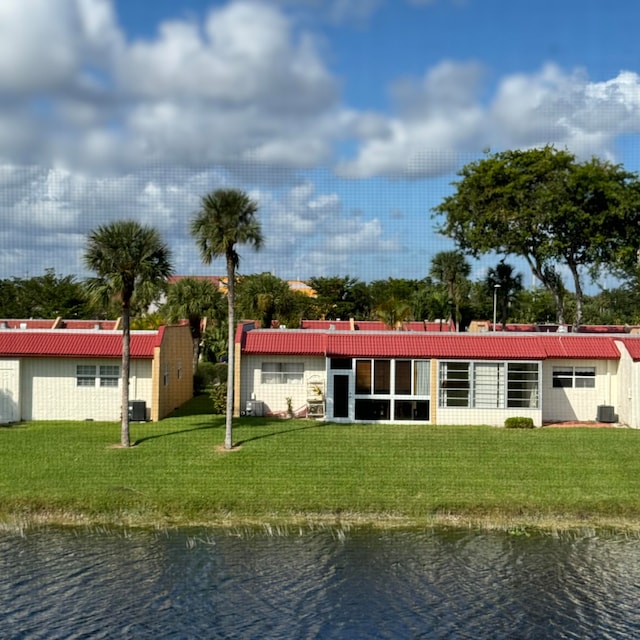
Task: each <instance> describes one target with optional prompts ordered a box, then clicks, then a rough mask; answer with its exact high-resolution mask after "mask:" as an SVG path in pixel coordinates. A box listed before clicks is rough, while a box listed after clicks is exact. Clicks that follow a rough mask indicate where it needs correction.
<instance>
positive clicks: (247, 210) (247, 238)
mask: <svg viewBox="0 0 640 640" xmlns="http://www.w3.org/2000/svg"><path fill="white" fill-rule="evenodd" d="M257 211H258V204H257V203H256V202H255V201H254V200H252V199H251V198H250V197H249V196H248V195H247V194H246V193H244V192H243V191H240V190H238V189H217V190H216V191H213V192H212V193H209V194H207V195H206V196H203V197H202V200H201V202H200V209H199V210H198V212H197V213H196V217H195V218H194V220H193V221H192V222H191V233H192V235H193V236H194V237H195V239H196V243H197V245H198V247H199V249H200V255H201V256H202V261H203V262H204V263H205V264H211V261H212V260H213V259H214V258H218V257H223V256H224V258H225V260H226V263H227V304H228V316H229V328H228V341H229V344H228V360H227V363H228V372H227V412H226V430H225V438H224V447H225V449H231V448H233V435H232V428H233V383H234V364H235V351H234V338H235V324H236V323H235V311H234V308H235V307H234V305H235V275H236V268H237V267H238V264H239V262H240V256H239V255H238V252H237V251H236V245H237V244H248V245H251V246H253V247H254V248H255V249H260V247H261V246H262V243H263V237H262V229H261V227H260V223H259V222H258V221H257V220H256V217H255V216H256V213H257Z"/></svg>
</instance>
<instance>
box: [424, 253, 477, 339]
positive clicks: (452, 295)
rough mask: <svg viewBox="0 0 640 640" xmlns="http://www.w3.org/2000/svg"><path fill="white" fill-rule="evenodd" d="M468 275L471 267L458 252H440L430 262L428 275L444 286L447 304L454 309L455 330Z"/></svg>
mask: <svg viewBox="0 0 640 640" xmlns="http://www.w3.org/2000/svg"><path fill="white" fill-rule="evenodd" d="M469 273H471V267H470V266H469V263H468V262H467V260H466V258H465V257H464V254H463V253H461V252H460V251H441V252H440V253H436V255H435V256H433V259H432V260H431V269H430V270H429V275H430V276H431V277H432V278H433V279H434V280H436V281H437V282H439V283H441V284H442V285H444V286H446V288H447V294H448V296H449V303H450V305H451V307H452V308H455V318H454V320H455V323H456V328H458V323H459V321H460V302H461V298H462V292H463V290H464V284H465V282H466V280H467V278H468V277H469ZM452 315H453V314H452Z"/></svg>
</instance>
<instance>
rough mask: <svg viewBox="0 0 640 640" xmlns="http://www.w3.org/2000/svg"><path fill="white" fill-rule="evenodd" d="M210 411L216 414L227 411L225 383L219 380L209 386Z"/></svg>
mask: <svg viewBox="0 0 640 640" xmlns="http://www.w3.org/2000/svg"><path fill="white" fill-rule="evenodd" d="M209 397H210V398H211V403H212V411H213V413H215V414H216V415H222V414H225V413H226V411H227V383H226V382H221V383H219V384H214V385H212V386H211V387H209Z"/></svg>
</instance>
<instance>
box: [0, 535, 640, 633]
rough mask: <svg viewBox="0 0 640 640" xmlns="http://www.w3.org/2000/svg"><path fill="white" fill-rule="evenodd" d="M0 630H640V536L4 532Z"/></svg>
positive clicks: (0, 563)
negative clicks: (639, 605)
mask: <svg viewBox="0 0 640 640" xmlns="http://www.w3.org/2000/svg"><path fill="white" fill-rule="evenodd" d="M0 576H2V579H1V580H0V637H1V638H3V639H18V638H25V639H26V638H29V639H36V638H46V639H50V638H65V639H68V638H261V639H263V638H295V639H303V638H349V639H353V638H402V639H404V638H407V639H408V638H456V639H458V638H474V639H478V638H492V639H494V638H505V639H507V638H508V639H516V638H521V639H525V638H531V639H534V638H535V639H540V638H554V639H556V638H605V639H606V638H632V637H640V608H639V607H638V603H639V602H640V539H638V537H636V536H632V537H627V536H623V535H613V534H608V535H604V536H602V537H600V536H597V535H596V534H595V533H593V532H591V533H581V534H576V533H566V534H560V535H551V534H542V533H531V534H529V533H528V532H526V531H521V530H516V531H513V532H511V533H505V532H500V533H495V532H478V531H470V530H425V531H416V530H411V531H407V530H384V531H380V530H372V529H351V530H349V529H343V528H319V529H315V530H308V529H307V530H302V531H298V530H293V529H289V530H287V531H281V530H272V529H268V528H265V529H264V530H261V531H255V530H241V529H237V530H221V529H191V530H184V529H183V530H168V531H140V530H133V531H130V530H122V529H118V530H110V529H55V528H44V529H34V530H27V531H24V532H20V531H13V532H7V531H5V532H2V533H0Z"/></svg>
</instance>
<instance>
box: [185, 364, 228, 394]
mask: <svg viewBox="0 0 640 640" xmlns="http://www.w3.org/2000/svg"><path fill="white" fill-rule="evenodd" d="M226 381H227V364H226V363H224V362H201V363H200V364H199V365H198V368H197V369H196V372H195V374H194V376H193V392H194V394H195V395H200V394H201V393H204V392H205V391H207V390H208V389H209V387H212V386H213V385H214V384H219V383H222V382H226Z"/></svg>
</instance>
